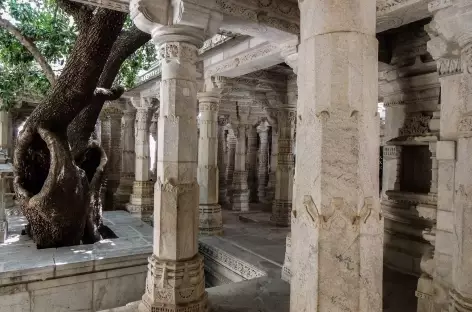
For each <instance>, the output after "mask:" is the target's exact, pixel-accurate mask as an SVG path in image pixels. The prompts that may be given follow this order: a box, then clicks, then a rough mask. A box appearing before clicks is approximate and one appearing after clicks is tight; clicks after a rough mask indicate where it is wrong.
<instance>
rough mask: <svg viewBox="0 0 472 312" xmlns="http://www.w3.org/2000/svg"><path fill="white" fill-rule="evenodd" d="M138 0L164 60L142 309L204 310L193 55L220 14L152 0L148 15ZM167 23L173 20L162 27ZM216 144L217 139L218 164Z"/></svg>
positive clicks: (134, 12) (141, 23)
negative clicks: (149, 252)
mask: <svg viewBox="0 0 472 312" xmlns="http://www.w3.org/2000/svg"><path fill="white" fill-rule="evenodd" d="M134 2H138V1H137V0H132V1H131V3H130V10H131V16H135V17H134V20H133V21H134V22H135V24H136V25H137V26H138V27H139V28H140V29H142V30H144V31H146V32H148V33H151V35H152V39H153V41H154V43H155V44H156V46H157V54H158V57H159V59H160V62H161V66H162V80H161V82H160V112H159V125H158V126H159V130H158V140H157V141H158V147H157V150H158V158H157V178H156V184H155V195H154V224H155V227H154V243H153V254H152V256H151V257H150V258H149V270H148V275H147V279H146V292H145V294H144V296H143V299H142V302H141V304H140V306H139V311H140V312H186V311H192V312H206V311H207V309H208V307H207V294H206V292H205V277H204V272H203V258H202V256H201V255H200V254H199V253H198V225H199V216H198V205H199V185H198V182H197V172H198V152H197V149H198V136H197V128H198V127H197V113H196V112H197V68H196V62H197V59H198V57H197V49H198V47H200V46H201V44H202V43H203V40H204V38H205V35H209V34H212V33H214V32H215V31H216V29H218V27H219V26H218V23H217V21H221V19H222V17H221V16H219V15H218V14H217V13H212V12H208V11H205V12H203V11H199V10H196V9H195V7H194V6H190V5H188V4H187V2H177V3H178V4H179V5H178V6H175V7H172V8H171V6H174V5H175V4H176V3H175V2H174V1H172V2H171V1H165V2H154V1H153V2H152V6H150V7H148V8H147V13H148V14H146V16H144V15H143V14H142V13H141V12H143V9H142V7H141V5H142V3H139V5H138V4H137V3H134ZM149 3H151V2H149ZM172 11H173V12H174V14H173V15H171V16H169V15H168V13H169V12H172ZM210 13H211V14H210ZM148 16H152V21H149V20H148V19H147V17H148ZM218 17H219V18H218ZM188 18H190V19H188ZM213 19H217V21H214V20H213ZM157 23H159V24H157ZM179 23H182V24H183V25H194V26H193V27H190V26H183V25H178V24H179ZM169 24H172V25H173V26H164V25H169ZM197 26H198V27H201V28H196V27H197ZM209 27H211V29H209ZM202 130H203V129H202ZM212 131H214V133H213V134H212V135H211V137H212V138H216V116H215V120H214V125H213V127H212ZM202 132H203V131H202ZM216 149H217V145H216V142H215V144H214V151H213V153H214V163H215V165H216ZM215 174H216V175H217V174H218V172H217V171H216V172H215ZM217 191H218V190H217V187H216V192H217ZM216 199H217V198H216Z"/></svg>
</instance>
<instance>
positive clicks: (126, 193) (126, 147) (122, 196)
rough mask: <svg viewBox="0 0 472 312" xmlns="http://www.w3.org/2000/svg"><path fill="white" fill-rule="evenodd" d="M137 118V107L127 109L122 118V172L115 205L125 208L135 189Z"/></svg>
mask: <svg viewBox="0 0 472 312" xmlns="http://www.w3.org/2000/svg"><path fill="white" fill-rule="evenodd" d="M135 118H136V110H135V109H127V110H125V111H124V113H123V117H122V119H121V173H120V184H119V186H118V190H117V191H116V193H115V207H116V208H117V209H125V208H126V203H128V201H129V199H130V195H131V193H132V191H133V181H134V169H135V168H134V167H135V164H134V163H135V158H136V155H135V153H134V145H135V142H134V124H135Z"/></svg>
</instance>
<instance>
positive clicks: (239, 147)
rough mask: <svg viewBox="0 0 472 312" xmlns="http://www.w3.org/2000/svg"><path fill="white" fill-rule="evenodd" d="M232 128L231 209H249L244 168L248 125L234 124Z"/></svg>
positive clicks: (247, 187)
mask: <svg viewBox="0 0 472 312" xmlns="http://www.w3.org/2000/svg"><path fill="white" fill-rule="evenodd" d="M234 129H235V131H234V134H235V136H236V151H235V157H234V173H233V201H232V209H233V210H236V211H249V186H248V184H247V178H248V176H247V174H248V172H247V168H246V157H247V148H246V133H247V129H248V125H245V124H238V125H235V126H234Z"/></svg>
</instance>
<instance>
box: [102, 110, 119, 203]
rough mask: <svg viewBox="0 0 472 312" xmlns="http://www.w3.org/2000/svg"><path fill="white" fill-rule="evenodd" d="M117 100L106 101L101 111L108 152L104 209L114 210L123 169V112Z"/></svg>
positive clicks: (106, 150)
mask: <svg viewBox="0 0 472 312" xmlns="http://www.w3.org/2000/svg"><path fill="white" fill-rule="evenodd" d="M116 105H119V104H118V101H116V102H109V103H106V104H105V106H104V107H103V109H102V111H101V139H102V147H103V149H104V150H105V153H106V154H107V158H108V161H107V165H106V169H105V179H106V184H105V185H106V186H105V189H104V191H105V193H104V195H103V196H104V202H103V208H104V210H114V209H115V207H114V194H115V192H116V190H117V189H118V185H119V183H120V171H121V149H120V146H121V117H122V116H123V112H122V110H121V109H120V108H118V107H117V106H116Z"/></svg>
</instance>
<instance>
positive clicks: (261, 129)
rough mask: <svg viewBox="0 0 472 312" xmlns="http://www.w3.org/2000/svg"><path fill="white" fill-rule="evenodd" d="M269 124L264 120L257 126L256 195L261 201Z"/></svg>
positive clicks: (263, 189) (264, 190) (264, 196)
mask: <svg viewBox="0 0 472 312" xmlns="http://www.w3.org/2000/svg"><path fill="white" fill-rule="evenodd" d="M269 129H270V127H269V124H268V123H267V122H266V121H264V122H262V123H261V124H260V125H259V126H258V127H257V133H259V141H260V146H259V167H258V170H257V196H258V198H259V201H260V202H261V203H262V202H264V201H265V199H266V187H267V180H268V172H267V170H268V157H269Z"/></svg>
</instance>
